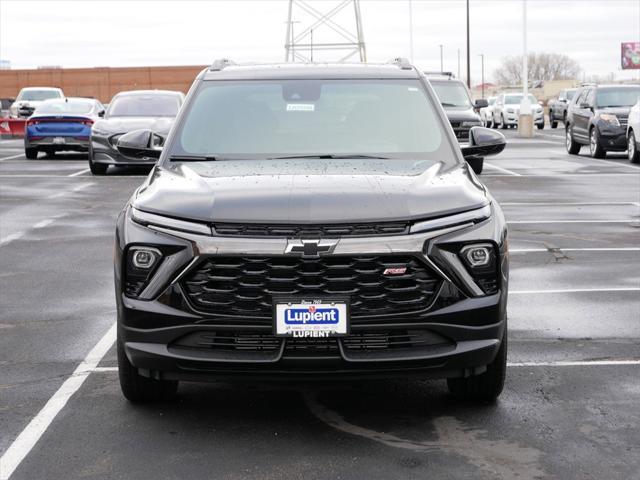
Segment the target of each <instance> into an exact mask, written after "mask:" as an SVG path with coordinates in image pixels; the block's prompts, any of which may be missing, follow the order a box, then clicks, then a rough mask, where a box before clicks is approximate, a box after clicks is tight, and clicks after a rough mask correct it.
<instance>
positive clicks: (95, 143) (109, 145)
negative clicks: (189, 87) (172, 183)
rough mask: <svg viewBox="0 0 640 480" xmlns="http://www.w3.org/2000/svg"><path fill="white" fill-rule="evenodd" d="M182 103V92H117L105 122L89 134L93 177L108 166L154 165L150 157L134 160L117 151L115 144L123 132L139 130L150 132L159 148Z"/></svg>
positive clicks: (94, 127) (96, 125)
mask: <svg viewBox="0 0 640 480" xmlns="http://www.w3.org/2000/svg"><path fill="white" fill-rule="evenodd" d="M183 102H184V94H183V93H182V92H174V91H169V90H134V91H130V92H120V93H118V94H117V95H115V96H114V97H113V98H112V99H111V102H110V103H109V108H108V109H107V112H106V114H105V116H104V119H102V120H100V121H99V122H96V124H95V125H94V126H93V130H92V132H91V147H90V149H89V168H90V169H91V173H93V174H94V175H104V174H105V173H106V171H107V168H108V167H109V165H125V166H126V165H128V166H133V165H145V164H146V165H153V164H154V163H155V161H156V159H155V158H153V157H151V156H144V158H135V157H130V156H127V155H125V154H123V153H121V152H119V151H118V149H117V148H116V144H117V142H118V139H119V138H120V137H121V136H122V135H124V134H125V133H128V132H131V131H133V130H138V129H141V128H145V129H149V130H153V131H154V132H155V133H156V135H155V136H154V137H153V138H154V142H155V143H154V145H155V146H158V147H160V146H162V144H163V143H164V138H165V137H166V136H167V134H168V133H169V130H170V129H171V126H172V125H173V121H174V119H175V117H176V115H177V114H178V111H179V110H180V107H181V106H182V103H183Z"/></svg>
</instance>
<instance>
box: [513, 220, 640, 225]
mask: <svg viewBox="0 0 640 480" xmlns="http://www.w3.org/2000/svg"><path fill="white" fill-rule="evenodd" d="M638 221H640V220H638V219H624V220H623V219H620V220H508V221H507V223H508V224H528V223H531V224H536V223H635V222H638Z"/></svg>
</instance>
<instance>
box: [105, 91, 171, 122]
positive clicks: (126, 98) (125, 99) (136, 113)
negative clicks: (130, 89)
mask: <svg viewBox="0 0 640 480" xmlns="http://www.w3.org/2000/svg"><path fill="white" fill-rule="evenodd" d="M178 110H180V97H178V95H142V94H141V95H123V96H120V97H116V98H115V99H114V100H113V101H112V102H111V103H110V104H109V112H108V113H107V116H108V117H175V116H176V115H177V114H178Z"/></svg>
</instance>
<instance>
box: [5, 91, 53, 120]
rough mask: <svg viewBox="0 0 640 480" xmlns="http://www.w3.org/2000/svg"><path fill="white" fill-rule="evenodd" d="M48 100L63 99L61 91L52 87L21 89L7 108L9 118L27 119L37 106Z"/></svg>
mask: <svg viewBox="0 0 640 480" xmlns="http://www.w3.org/2000/svg"><path fill="white" fill-rule="evenodd" d="M50 98H64V93H63V92H62V89H60V88H54V87H26V88H23V89H22V90H20V93H19V94H18V96H17V98H16V100H15V102H13V104H12V105H11V107H10V108H9V117H10V118H29V117H30V116H31V114H32V113H33V111H34V110H35V109H36V108H37V107H38V105H40V104H41V103H42V102H43V101H44V100H49V99H50Z"/></svg>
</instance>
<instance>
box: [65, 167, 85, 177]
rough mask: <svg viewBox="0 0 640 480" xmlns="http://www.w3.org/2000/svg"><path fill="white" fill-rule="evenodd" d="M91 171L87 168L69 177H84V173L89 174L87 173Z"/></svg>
mask: <svg viewBox="0 0 640 480" xmlns="http://www.w3.org/2000/svg"><path fill="white" fill-rule="evenodd" d="M90 171H91V170H90V169H88V168H85V169H84V170H80V171H79V172H76V173H72V174H70V175H67V177H77V176H78V175H82V174H83V173H87V172H90Z"/></svg>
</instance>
